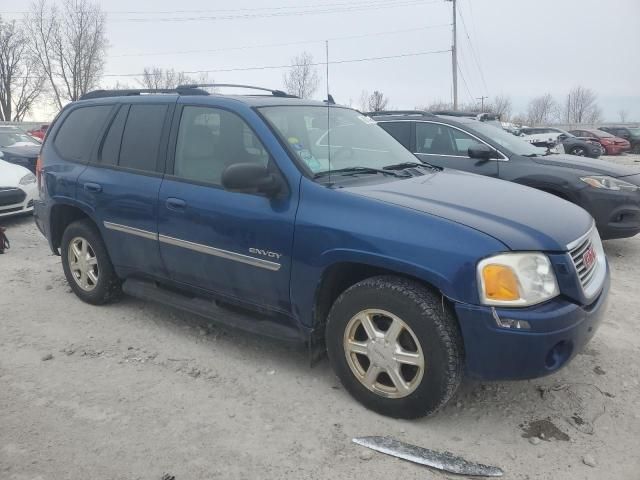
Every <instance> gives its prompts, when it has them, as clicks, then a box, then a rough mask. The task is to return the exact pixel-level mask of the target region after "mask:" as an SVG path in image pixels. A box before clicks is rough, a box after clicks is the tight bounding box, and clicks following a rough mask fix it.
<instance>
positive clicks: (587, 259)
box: [582, 245, 596, 270]
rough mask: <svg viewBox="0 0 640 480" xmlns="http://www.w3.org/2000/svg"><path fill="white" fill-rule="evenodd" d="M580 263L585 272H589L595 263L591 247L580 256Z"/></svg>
mask: <svg viewBox="0 0 640 480" xmlns="http://www.w3.org/2000/svg"><path fill="white" fill-rule="evenodd" d="M582 263H583V264H584V266H585V268H586V269H587V270H590V269H591V267H592V266H593V264H594V263H596V251H595V250H594V249H593V245H591V246H589V248H587V251H586V252H584V254H583V255H582Z"/></svg>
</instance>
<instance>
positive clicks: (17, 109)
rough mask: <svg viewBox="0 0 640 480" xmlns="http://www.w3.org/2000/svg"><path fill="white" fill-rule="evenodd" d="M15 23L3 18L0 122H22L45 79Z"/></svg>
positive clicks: (0, 28) (24, 37)
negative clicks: (5, 20) (4, 20)
mask: <svg viewBox="0 0 640 480" xmlns="http://www.w3.org/2000/svg"><path fill="white" fill-rule="evenodd" d="M38 67H39V64H38V63H36V61H35V59H34V58H33V57H32V56H31V55H30V54H29V51H28V48H27V38H26V36H25V35H24V32H23V30H22V28H21V27H20V26H19V25H17V24H16V22H15V21H14V22H3V21H2V19H1V18H0V120H4V121H11V120H13V121H16V122H17V121H21V120H22V119H23V118H24V116H25V115H26V114H27V113H29V111H30V110H31V108H32V107H33V104H34V102H35V101H36V99H37V98H38V96H39V95H40V93H41V92H42V88H43V85H44V80H45V78H44V77H43V76H42V73H41V71H40V69H39V68H38Z"/></svg>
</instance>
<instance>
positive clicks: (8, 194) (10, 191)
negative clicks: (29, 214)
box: [0, 187, 27, 207]
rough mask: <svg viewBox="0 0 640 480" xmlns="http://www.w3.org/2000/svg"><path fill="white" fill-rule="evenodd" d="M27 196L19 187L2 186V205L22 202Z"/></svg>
mask: <svg viewBox="0 0 640 480" xmlns="http://www.w3.org/2000/svg"><path fill="white" fill-rule="evenodd" d="M26 196H27V194H26V193H24V192H23V191H22V190H20V189H19V188H7V187H0V207H4V206H6V205H14V204H16V203H22V202H24V199H25V198H26Z"/></svg>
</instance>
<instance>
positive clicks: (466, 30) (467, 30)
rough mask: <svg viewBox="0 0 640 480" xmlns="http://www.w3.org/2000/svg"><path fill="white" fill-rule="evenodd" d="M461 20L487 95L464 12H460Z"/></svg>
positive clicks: (487, 90) (485, 84) (482, 73)
mask: <svg viewBox="0 0 640 480" xmlns="http://www.w3.org/2000/svg"><path fill="white" fill-rule="evenodd" d="M460 20H462V26H463V27H464V34H465V36H466V37H467V41H468V42H469V47H470V48H469V49H470V50H471V56H472V57H473V60H474V62H475V64H476V67H478V71H479V72H480V78H481V79H482V84H483V85H484V90H485V93H488V92H489V89H488V88H487V82H486V80H485V78H484V71H483V70H482V67H481V66H480V62H479V61H478V58H477V56H476V51H475V48H474V47H473V42H472V41H471V37H470V36H469V29H468V28H467V24H466V23H465V21H464V15H462V10H460Z"/></svg>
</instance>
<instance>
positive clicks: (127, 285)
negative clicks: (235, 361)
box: [122, 278, 305, 342]
mask: <svg viewBox="0 0 640 480" xmlns="http://www.w3.org/2000/svg"><path fill="white" fill-rule="evenodd" d="M122 290H123V291H124V293H126V294H127V295H131V296H132V297H136V298H140V299H142V300H149V301H153V302H158V303H162V304H164V305H167V306H169V307H173V308H177V309H178V310H183V311H186V312H189V313H193V314H195V315H199V316H201V317H204V318H206V319H208V320H211V321H213V322H215V323H218V324H221V325H225V326H228V327H232V328H238V329H241V330H245V331H248V332H251V333H256V334H259V335H264V336H267V337H271V338H274V339H277V340H283V341H286V342H302V341H304V340H305V339H304V338H303V337H302V335H301V333H300V331H299V330H298V329H297V328H296V327H295V326H293V325H292V320H291V319H289V318H287V317H285V316H283V315H280V316H276V317H270V316H266V315H260V314H258V313H255V314H254V313H253V312H251V311H246V313H245V312H244V311H239V310H240V309H239V308H233V309H227V308H224V307H222V306H221V305H224V303H221V302H218V301H216V300H214V299H208V298H205V297H200V296H190V295H187V294H183V293H180V292H179V291H176V290H172V289H168V288H165V287H162V286H160V285H159V284H158V283H156V282H153V281H149V280H140V279H134V278H129V279H127V280H125V282H124V283H123V285H122Z"/></svg>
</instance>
